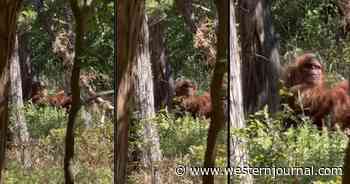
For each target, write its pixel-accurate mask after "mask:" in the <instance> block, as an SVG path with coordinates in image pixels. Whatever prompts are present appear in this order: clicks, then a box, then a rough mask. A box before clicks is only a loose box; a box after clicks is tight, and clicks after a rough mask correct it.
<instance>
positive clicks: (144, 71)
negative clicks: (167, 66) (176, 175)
mask: <svg viewBox="0 0 350 184" xmlns="http://www.w3.org/2000/svg"><path fill="white" fill-rule="evenodd" d="M136 56H137V62H136V65H135V70H134V71H135V83H134V84H135V97H136V101H137V109H138V111H139V116H138V118H139V119H140V120H141V121H140V122H141V123H142V124H143V135H142V137H143V144H142V147H143V148H142V150H143V162H144V165H145V166H146V168H147V169H148V171H146V172H147V173H149V174H150V176H151V183H153V184H158V183H161V181H160V176H159V173H158V163H159V161H160V160H161V157H162V153H161V151H160V146H159V134H158V130H157V127H156V126H155V124H154V122H153V121H152V118H154V117H155V109H154V94H153V80H152V78H153V75H152V70H151V60H150V53H149V32H148V24H147V16H146V15H144V20H143V23H142V29H141V33H140V35H139V41H138V44H137V53H136Z"/></svg>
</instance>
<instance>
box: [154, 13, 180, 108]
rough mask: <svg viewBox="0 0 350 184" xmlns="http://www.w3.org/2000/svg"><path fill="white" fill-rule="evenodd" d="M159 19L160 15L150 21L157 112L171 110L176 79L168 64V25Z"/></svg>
mask: <svg viewBox="0 0 350 184" xmlns="http://www.w3.org/2000/svg"><path fill="white" fill-rule="evenodd" d="M159 19H160V16H159V15H154V16H152V17H151V18H150V20H149V21H148V22H149V24H148V25H149V29H150V53H151V62H152V73H153V84H154V106H155V110H156V112H158V111H159V110H160V109H162V108H166V109H168V110H171V108H172V107H171V105H172V98H173V95H174V79H173V78H172V76H171V66H170V63H169V62H168V58H167V56H168V55H167V49H166V44H165V28H166V27H165V26H166V25H165V21H162V20H159Z"/></svg>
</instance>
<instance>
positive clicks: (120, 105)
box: [114, 0, 145, 184]
mask: <svg viewBox="0 0 350 184" xmlns="http://www.w3.org/2000/svg"><path fill="white" fill-rule="evenodd" d="M144 15H145V1H144V0H119V1H118V3H117V24H118V26H117V47H118V52H117V65H116V66H117V68H116V71H117V73H116V79H117V80H116V94H117V105H116V106H117V108H116V114H117V121H116V126H115V127H117V130H116V131H115V133H116V135H115V138H116V140H115V145H114V149H116V150H115V154H116V155H115V157H114V158H115V162H116V164H115V167H116V168H115V170H114V171H115V172H116V174H115V175H114V181H115V182H118V183H120V184H125V183H126V168H127V160H128V130H129V116H130V114H129V110H130V97H131V95H132V94H133V89H132V85H133V84H132V81H131V79H132V77H131V75H132V67H133V65H134V63H135V62H136V50H137V41H138V37H139V34H140V30H141V28H142V21H143V16H144Z"/></svg>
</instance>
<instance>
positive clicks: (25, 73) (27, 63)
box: [18, 32, 34, 100]
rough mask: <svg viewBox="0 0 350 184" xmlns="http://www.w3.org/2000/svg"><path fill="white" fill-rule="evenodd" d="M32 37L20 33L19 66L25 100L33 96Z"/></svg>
mask: <svg viewBox="0 0 350 184" xmlns="http://www.w3.org/2000/svg"><path fill="white" fill-rule="evenodd" d="M29 39H30V35H29V34H28V33H26V32H19V33H18V47H19V50H18V51H19V64H20V70H21V81H22V95H23V99H24V100H29V98H30V97H31V96H32V84H33V76H34V73H33V71H32V58H31V50H30V45H29Z"/></svg>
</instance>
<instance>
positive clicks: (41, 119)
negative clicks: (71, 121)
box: [24, 103, 67, 138]
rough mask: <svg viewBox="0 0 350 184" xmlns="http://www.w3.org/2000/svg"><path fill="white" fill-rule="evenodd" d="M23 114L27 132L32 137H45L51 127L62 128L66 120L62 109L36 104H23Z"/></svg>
mask: <svg viewBox="0 0 350 184" xmlns="http://www.w3.org/2000/svg"><path fill="white" fill-rule="evenodd" d="M24 115H25V118H26V121H27V125H28V130H29V134H30V136H31V137H33V138H40V137H46V136H47V135H48V134H49V132H50V130H51V129H55V128H63V127H65V125H66V122H67V114H66V112H65V110H64V109H60V108H55V107H51V106H42V107H41V106H40V107H39V106H37V105H34V104H32V103H27V104H25V107H24Z"/></svg>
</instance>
